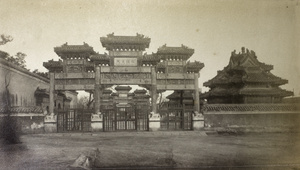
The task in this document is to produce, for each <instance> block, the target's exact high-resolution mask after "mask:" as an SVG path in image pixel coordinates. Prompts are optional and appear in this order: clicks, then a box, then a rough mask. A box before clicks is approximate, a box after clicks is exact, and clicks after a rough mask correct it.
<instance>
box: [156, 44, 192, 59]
mask: <svg viewBox="0 0 300 170" xmlns="http://www.w3.org/2000/svg"><path fill="white" fill-rule="evenodd" d="M157 54H184V55H188V56H191V55H193V54H194V49H191V48H188V47H186V46H184V45H181V47H168V46H166V45H163V46H161V47H159V48H158V50H157Z"/></svg>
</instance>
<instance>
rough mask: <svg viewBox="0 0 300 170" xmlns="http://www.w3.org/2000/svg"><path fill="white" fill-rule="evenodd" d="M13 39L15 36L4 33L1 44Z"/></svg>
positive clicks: (0, 40)
mask: <svg viewBox="0 0 300 170" xmlns="http://www.w3.org/2000/svg"><path fill="white" fill-rule="evenodd" d="M12 40H13V38H12V36H10V35H4V34H1V35H0V45H4V44H6V43H8V42H11V41H12Z"/></svg>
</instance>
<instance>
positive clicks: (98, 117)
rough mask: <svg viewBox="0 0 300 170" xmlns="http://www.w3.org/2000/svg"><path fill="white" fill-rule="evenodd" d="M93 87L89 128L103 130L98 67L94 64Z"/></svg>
mask: <svg viewBox="0 0 300 170" xmlns="http://www.w3.org/2000/svg"><path fill="white" fill-rule="evenodd" d="M95 74H96V75H95V87H94V100H95V106H94V114H92V115H91V129H92V131H93V132H95V131H103V115H102V114H101V112H100V105H101V101H100V100H101V99H100V95H101V90H102V89H101V83H100V67H99V66H96V70H95Z"/></svg>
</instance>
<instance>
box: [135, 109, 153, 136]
mask: <svg viewBox="0 0 300 170" xmlns="http://www.w3.org/2000/svg"><path fill="white" fill-rule="evenodd" d="M135 112H136V116H137V117H136V127H137V130H139V131H149V113H150V108H149V105H136V107H135Z"/></svg>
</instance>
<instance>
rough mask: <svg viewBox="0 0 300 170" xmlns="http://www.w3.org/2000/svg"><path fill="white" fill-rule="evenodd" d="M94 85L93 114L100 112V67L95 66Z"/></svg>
mask: <svg viewBox="0 0 300 170" xmlns="http://www.w3.org/2000/svg"><path fill="white" fill-rule="evenodd" d="M95 73H96V75H95V87H94V100H95V106H94V108H95V112H94V114H98V113H100V104H101V103H100V93H101V85H100V67H99V66H97V67H96V71H95Z"/></svg>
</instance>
